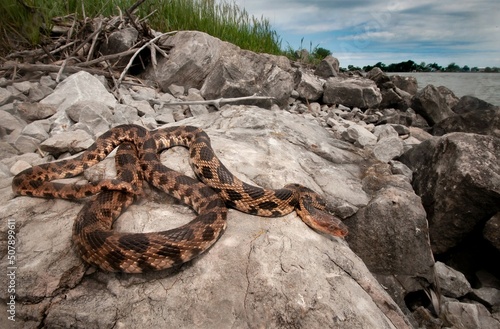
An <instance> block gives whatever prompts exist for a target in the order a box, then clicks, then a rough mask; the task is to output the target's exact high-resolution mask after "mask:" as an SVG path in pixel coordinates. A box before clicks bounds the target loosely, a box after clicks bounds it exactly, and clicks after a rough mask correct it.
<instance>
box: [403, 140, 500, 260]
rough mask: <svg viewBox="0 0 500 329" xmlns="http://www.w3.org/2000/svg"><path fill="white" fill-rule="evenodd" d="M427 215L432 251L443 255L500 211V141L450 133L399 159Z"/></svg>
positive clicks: (414, 148) (416, 147)
mask: <svg viewBox="0 0 500 329" xmlns="http://www.w3.org/2000/svg"><path fill="white" fill-rule="evenodd" d="M400 161H401V162H403V163H404V164H406V165H407V166H408V167H409V168H410V169H412V170H413V177H414V179H413V188H414V189H415V192H416V193H417V194H418V195H420V197H421V198H422V203H423V205H424V207H425V209H426V211H427V215H428V220H429V230H430V238H431V244H432V249H433V251H434V252H435V253H443V252H446V251H447V250H449V249H450V248H452V247H454V246H456V245H457V244H458V243H459V242H460V241H462V239H463V238H464V237H466V236H467V235H469V234H470V233H471V232H472V230H473V229H474V227H476V226H477V225H478V224H480V223H481V222H484V220H485V219H486V218H491V216H493V215H494V214H496V213H497V212H498V211H499V210H500V178H499V177H500V167H499V163H500V141H499V139H498V138H496V137H492V136H484V135H476V134H465V133H451V134H447V135H445V136H443V137H441V138H438V139H430V140H427V141H425V142H423V143H421V144H419V145H416V146H414V147H413V148H412V149H411V150H409V151H407V152H406V153H404V154H403V155H402V156H401V157H400Z"/></svg>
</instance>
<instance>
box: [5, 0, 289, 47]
mask: <svg viewBox="0 0 500 329" xmlns="http://www.w3.org/2000/svg"><path fill="white" fill-rule="evenodd" d="M135 3H140V4H139V6H138V7H137V12H136V14H137V15H138V16H139V17H147V21H148V24H149V25H150V26H151V28H153V29H155V30H157V31H163V32H168V31H173V30H198V31H202V32H206V33H208V34H210V35H212V36H214V37H217V38H219V39H222V40H224V41H228V42H231V43H233V44H235V45H238V46H239V47H241V48H243V49H248V50H252V51H255V52H265V53H269V54H282V50H281V40H280V38H279V36H278V34H277V33H276V31H274V30H272V29H271V24H270V23H269V20H267V19H265V18H263V17H262V18H260V19H258V18H255V17H253V16H250V15H249V14H248V13H247V12H246V11H245V10H244V9H240V8H239V7H238V6H237V5H236V4H233V3H216V2H215V1H214V0H154V1H153V0H147V1H137V0H108V1H102V0H1V1H0V12H1V13H3V15H2V16H3V17H2V20H0V55H3V54H7V53H9V52H11V51H13V50H20V48H28V47H31V46H34V45H38V44H42V45H43V43H44V42H46V41H47V40H48V38H49V37H50V35H49V34H50V31H51V27H52V22H51V19H52V18H53V17H58V16H66V15H70V14H75V15H76V17H77V18H79V19H82V18H85V17H96V16H98V15H103V16H113V15H126V13H125V11H126V10H127V9H128V8H130V7H131V6H132V5H134V4H135Z"/></svg>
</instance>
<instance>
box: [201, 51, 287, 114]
mask: <svg viewBox="0 0 500 329" xmlns="http://www.w3.org/2000/svg"><path fill="white" fill-rule="evenodd" d="M223 45H224V46H225V47H226V49H225V50H221V52H223V53H224V56H222V57H221V58H220V59H219V61H217V63H216V65H215V67H214V69H213V70H212V71H211V72H210V73H209V74H208V76H207V77H206V79H205V81H204V83H203V86H202V87H201V89H200V91H201V95H202V96H203V98H205V99H217V98H220V97H224V98H232V97H243V96H252V95H259V96H269V97H272V98H274V101H271V100H269V101H261V100H260V101H246V102H245V104H258V105H260V106H262V107H271V105H272V104H273V103H277V104H278V105H279V106H285V105H286V104H287V103H288V99H289V97H290V95H291V94H292V90H293V87H294V82H293V77H292V75H291V74H290V73H289V72H288V71H290V70H291V66H290V63H289V61H288V59H287V58H286V57H283V56H273V55H268V54H257V53H254V52H251V51H248V50H241V49H239V48H237V47H235V46H233V45H231V44H228V43H223Z"/></svg>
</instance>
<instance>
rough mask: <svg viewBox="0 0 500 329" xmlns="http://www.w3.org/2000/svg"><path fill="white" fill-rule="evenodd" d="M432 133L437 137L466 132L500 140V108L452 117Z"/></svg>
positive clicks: (469, 112) (437, 126)
mask: <svg viewBox="0 0 500 329" xmlns="http://www.w3.org/2000/svg"><path fill="white" fill-rule="evenodd" d="M431 132H432V134H433V135H436V136H442V135H444V134H447V133H451V132H464V133H474V134H481V135H491V136H495V137H498V138H500V107H491V108H487V109H484V110H480V111H468V112H463V113H460V114H457V115H454V116H451V117H449V118H446V119H444V120H442V121H440V122H438V123H436V124H435V125H434V126H433V127H432V130H431Z"/></svg>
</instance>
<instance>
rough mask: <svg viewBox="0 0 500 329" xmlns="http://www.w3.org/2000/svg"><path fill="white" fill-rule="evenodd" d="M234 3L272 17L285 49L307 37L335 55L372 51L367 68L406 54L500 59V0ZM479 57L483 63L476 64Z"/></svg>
mask: <svg viewBox="0 0 500 329" xmlns="http://www.w3.org/2000/svg"><path fill="white" fill-rule="evenodd" d="M234 2H235V3H236V4H237V5H238V6H240V7H244V8H245V9H246V10H247V11H248V12H249V13H250V14H252V15H254V16H256V17H259V18H260V17H261V16H264V17H267V18H268V19H269V21H270V23H271V24H272V27H273V28H274V29H276V31H277V32H278V34H279V35H280V36H281V37H282V39H283V41H284V42H283V43H284V44H286V43H287V41H292V40H300V39H301V38H305V40H306V42H307V43H308V42H309V41H308V40H314V42H313V43H315V44H316V43H320V44H321V45H322V47H325V48H328V49H330V50H332V51H339V50H340V52H342V53H348V52H349V50H353V51H351V53H352V54H353V55H351V57H352V58H355V57H356V58H358V56H359V54H360V53H363V52H366V57H365V58H367V64H373V63H374V61H375V62H377V61H379V60H378V57H377V56H381V54H382V53H383V54H384V58H385V56H386V55H387V59H385V60H387V61H388V62H391V59H390V54H391V53H392V54H393V58H396V57H398V56H400V55H401V53H403V54H405V56H406V55H407V56H408V57H409V58H412V57H413V58H416V57H417V56H421V57H425V56H427V55H429V54H430V55H431V56H439V54H440V53H443V54H446V59H449V58H451V57H453V56H455V57H456V58H463V57H465V60H467V59H468V60H469V61H470V65H493V64H488V63H487V62H488V61H489V62H493V61H495V62H496V61H498V60H499V59H498V57H499V56H498V55H496V54H498V53H500V1H498V0H474V1H456V0H442V1H441V2H436V1H435V0H421V1H419V2H410V1H403V0H395V1H389V2H387V1H382V0H370V1H361V0H352V1H335V0H334V1H325V0H312V1H299V0H292V1H285V0H275V1H269V0H265V1H263V0H256V1H251V0H236V1H234ZM328 40H331V41H330V42H328ZM384 50H385V51H384ZM395 52H396V53H395ZM474 52H477V56H475V55H474ZM486 53H487V54H490V55H489V56H490V57H487V56H485V55H484V54H486ZM412 54H413V55H412ZM462 54H466V55H465V56H462ZM359 57H361V56H359ZM370 58H371V59H370ZM443 58H445V57H444V55H443ZM476 58H477V60H478V61H481V63H477V64H475V63H472V62H473V61H474V60H475V59H476ZM381 60H382V59H381ZM437 60H438V59H436V61H437Z"/></svg>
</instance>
